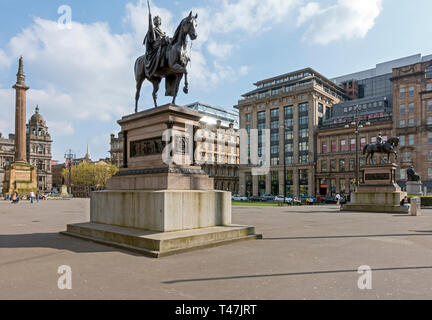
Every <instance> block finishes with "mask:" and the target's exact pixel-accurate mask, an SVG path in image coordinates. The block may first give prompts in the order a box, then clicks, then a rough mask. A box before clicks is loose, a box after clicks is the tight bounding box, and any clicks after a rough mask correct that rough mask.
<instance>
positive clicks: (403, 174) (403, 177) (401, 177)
mask: <svg viewBox="0 0 432 320" xmlns="http://www.w3.org/2000/svg"><path fill="white" fill-rule="evenodd" d="M399 176H400V179H401V180H406V170H405V169H400V170H399Z"/></svg>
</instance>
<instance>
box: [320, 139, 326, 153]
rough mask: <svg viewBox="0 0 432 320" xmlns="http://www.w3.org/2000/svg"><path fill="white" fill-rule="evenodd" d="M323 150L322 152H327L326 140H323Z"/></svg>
mask: <svg viewBox="0 0 432 320" xmlns="http://www.w3.org/2000/svg"><path fill="white" fill-rule="evenodd" d="M321 151H322V153H327V142H326V141H323V142H322V144H321Z"/></svg>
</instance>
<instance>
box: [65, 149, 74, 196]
mask: <svg viewBox="0 0 432 320" xmlns="http://www.w3.org/2000/svg"><path fill="white" fill-rule="evenodd" d="M64 157H65V159H66V160H67V162H68V166H69V179H68V180H69V181H68V182H69V183H68V185H69V186H68V189H69V190H68V193H69V194H72V162H73V160H74V159H76V155H75V154H74V153H73V151H72V150H71V149H69V150H68V151H66V152H65V155H64Z"/></svg>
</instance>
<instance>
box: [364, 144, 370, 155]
mask: <svg viewBox="0 0 432 320" xmlns="http://www.w3.org/2000/svg"><path fill="white" fill-rule="evenodd" d="M368 147H369V145H368V144H367V145H365V146H364V148H363V154H366V150H367V148H368Z"/></svg>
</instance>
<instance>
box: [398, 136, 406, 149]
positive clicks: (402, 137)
mask: <svg viewBox="0 0 432 320" xmlns="http://www.w3.org/2000/svg"><path fill="white" fill-rule="evenodd" d="M399 143H400V145H401V147H402V146H404V145H405V136H400V137H399Z"/></svg>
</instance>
